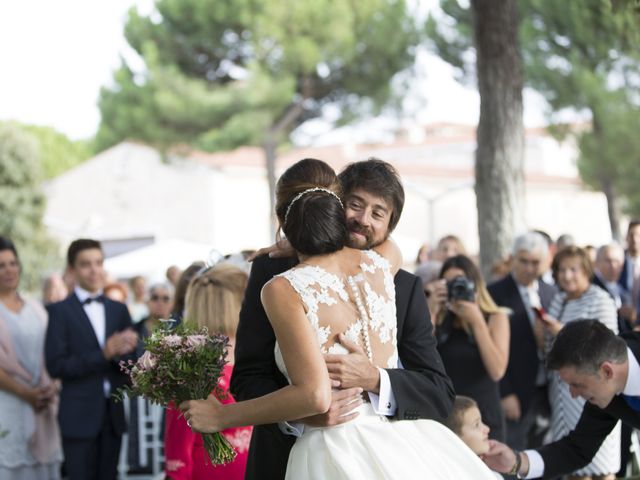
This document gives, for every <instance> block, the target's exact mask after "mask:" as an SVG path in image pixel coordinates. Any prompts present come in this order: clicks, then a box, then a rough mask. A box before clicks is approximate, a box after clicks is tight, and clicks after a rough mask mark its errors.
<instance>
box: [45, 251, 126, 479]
mask: <svg viewBox="0 0 640 480" xmlns="http://www.w3.org/2000/svg"><path fill="white" fill-rule="evenodd" d="M102 261H103V254H102V248H101V245H100V243H99V242H97V241H95V240H89V239H80V240H75V241H74V242H72V243H71V245H70V246H69V250H68V253H67V263H68V267H69V269H70V271H71V272H72V273H73V275H74V277H75V282H76V287H75V289H74V292H73V293H71V295H69V296H68V297H67V298H66V299H65V300H63V301H61V302H58V303H54V304H51V305H48V306H47V310H48V312H49V325H48V328H47V335H46V340H45V358H46V364H47V370H48V371H49V373H50V374H51V376H52V377H54V378H59V379H61V380H62V391H61V392H60V408H59V412H58V421H59V423H60V432H61V434H62V447H63V450H64V458H65V469H66V472H67V475H68V478H69V480H88V479H97V480H115V478H116V475H117V466H118V455H119V452H120V442H121V438H122V433H123V432H124V430H125V419H124V408H123V405H122V402H116V401H115V400H114V399H113V398H112V397H111V394H112V393H115V392H116V390H117V389H118V388H120V387H122V386H123V385H124V384H125V381H126V377H125V375H124V374H123V373H122V372H121V371H120V367H119V366H118V361H119V360H121V359H122V355H127V354H129V353H132V352H133V351H134V350H135V348H136V344H137V335H136V333H135V332H134V331H133V330H132V329H131V328H130V327H131V317H130V316H129V310H128V309H127V307H126V305H124V304H122V303H119V302H114V301H111V300H109V299H108V298H105V297H104V295H102V287H103V282H104V270H103V268H102Z"/></svg>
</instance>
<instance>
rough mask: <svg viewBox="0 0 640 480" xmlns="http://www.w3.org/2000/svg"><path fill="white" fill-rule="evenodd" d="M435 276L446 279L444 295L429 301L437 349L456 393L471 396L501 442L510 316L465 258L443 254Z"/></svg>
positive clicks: (471, 263) (503, 431)
mask: <svg viewBox="0 0 640 480" xmlns="http://www.w3.org/2000/svg"><path fill="white" fill-rule="evenodd" d="M440 278H441V279H442V280H444V281H445V282H446V292H447V293H446V296H445V298H440V299H439V301H438V302H431V301H430V306H431V307H432V312H431V315H432V318H433V323H434V325H435V328H436V338H437V340H438V351H439V352H440V355H441V356H442V361H443V363H444V366H445V368H446V370H447V373H448V374H449V377H450V378H451V381H452V382H453V387H454V389H455V391H456V393H457V394H459V395H466V396H468V397H471V398H473V399H474V400H475V401H476V402H477V403H478V406H479V409H480V412H481V414H482V418H484V420H485V422H486V423H487V425H489V427H490V428H491V438H495V439H497V440H500V441H504V435H505V419H504V413H503V412H502V408H501V407H500V388H499V384H498V382H499V381H500V379H501V378H502V377H503V376H504V374H505V372H506V370H507V364H508V361H509V335H510V330H509V317H508V316H507V313H506V310H505V309H503V308H500V307H498V306H497V305H496V303H495V302H494V301H493V299H492V298H491V295H490V294H489V292H488V290H487V287H486V284H485V282H484V280H483V278H482V276H481V274H480V270H479V269H478V267H477V266H476V265H475V264H474V263H473V261H472V260H471V259H470V258H469V257H466V256H465V255H456V256H454V257H451V258H449V259H447V260H446V261H445V262H444V264H443V265H442V269H441V270H440ZM430 300H431V299H430Z"/></svg>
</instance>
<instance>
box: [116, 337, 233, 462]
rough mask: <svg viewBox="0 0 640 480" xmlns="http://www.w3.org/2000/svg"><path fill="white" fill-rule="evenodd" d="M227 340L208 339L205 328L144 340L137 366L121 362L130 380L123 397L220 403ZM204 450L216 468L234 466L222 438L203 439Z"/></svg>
mask: <svg viewBox="0 0 640 480" xmlns="http://www.w3.org/2000/svg"><path fill="white" fill-rule="evenodd" d="M228 341H229V339H228V338H227V337H225V336H224V335H219V334H215V335H210V334H209V332H208V331H207V329H206V328H205V327H203V328H201V329H198V330H196V329H194V328H193V327H191V326H189V325H185V324H181V325H179V326H178V327H176V328H175V329H173V330H171V329H167V328H159V329H156V330H154V332H153V333H152V334H151V336H149V337H148V338H147V339H146V340H145V342H144V343H145V352H144V354H143V355H142V356H141V357H140V358H138V360H137V361H135V362H134V361H132V360H129V361H128V362H124V361H123V362H121V363H120V366H121V368H122V370H123V371H124V372H126V373H127V375H128V376H129V378H130V379H131V385H130V386H127V387H124V388H123V389H122V390H121V391H120V392H119V395H120V397H122V395H123V394H124V393H127V394H129V395H130V396H131V395H138V396H142V397H144V398H146V399H147V400H149V401H150V402H152V403H157V404H159V405H162V406H165V407H166V406H167V405H169V404H170V403H171V402H173V403H174V404H175V405H179V404H180V403H182V402H184V401H186V400H194V399H198V400H199V399H206V398H207V397H208V396H209V394H211V393H212V392H213V393H214V394H215V395H216V397H218V399H222V398H223V397H224V395H225V394H224V393H223V391H222V390H221V389H220V388H219V386H218V380H219V379H220V376H221V374H222V371H223V368H224V366H225V364H226V363H227V358H226V357H227V346H228ZM202 437H203V440H204V445H205V448H206V450H207V453H208V454H209V458H210V459H211V462H212V463H213V464H214V465H218V464H224V463H229V462H231V461H232V460H233V459H234V458H235V455H236V452H235V451H234V450H233V448H232V447H231V445H230V444H229V442H227V440H226V439H225V438H224V437H223V436H222V435H221V434H220V433H214V434H203V435H202Z"/></svg>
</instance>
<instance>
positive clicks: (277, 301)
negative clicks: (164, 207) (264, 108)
mask: <svg viewBox="0 0 640 480" xmlns="http://www.w3.org/2000/svg"><path fill="white" fill-rule="evenodd" d="M338 185H339V184H338V180H337V178H336V175H335V172H334V171H333V170H332V169H331V167H329V166H328V165H327V164H326V163H324V162H321V161H319V160H312V159H305V160H302V161H300V162H298V163H296V164H295V165H293V166H292V167H290V168H289V169H288V170H287V171H286V172H285V173H284V174H283V175H282V177H281V178H280V180H279V181H278V186H277V205H276V214H277V216H278V220H279V222H280V227H281V229H282V231H283V232H284V234H285V235H286V237H287V239H288V240H289V242H290V243H291V245H292V247H293V248H294V249H295V250H296V252H297V254H298V258H299V260H300V263H299V264H298V265H297V266H296V267H294V268H292V269H291V270H288V271H287V272H285V273H283V274H281V275H279V276H276V277H275V278H273V279H272V280H271V281H270V282H268V283H267V284H266V285H265V287H264V288H263V290H262V303H263V304H264V307H265V311H266V313H267V315H268V317H269V320H270V322H271V324H272V326H273V329H274V331H275V334H276V338H277V343H276V360H277V363H278V366H279V368H280V370H281V371H282V372H283V374H284V375H285V376H286V377H287V378H288V379H289V382H290V384H289V386H287V387H284V388H282V389H280V390H278V391H276V392H273V393H271V394H268V395H265V396H263V397H260V398H256V399H253V400H248V401H244V402H238V403H235V404H229V405H221V404H220V403H219V402H218V401H217V400H216V399H215V398H213V397H209V399H207V400H191V401H188V402H184V403H183V404H182V405H181V406H180V408H181V410H182V411H183V413H184V415H185V418H186V419H187V420H188V422H189V423H190V425H191V427H192V428H193V429H194V430H196V431H200V432H217V431H220V430H223V429H225V428H229V427H236V426H240V425H257V424H264V423H276V422H281V421H292V420H296V419H300V418H303V417H308V416H311V415H315V414H318V413H323V412H325V411H326V410H327V409H328V408H329V404H330V399H331V381H330V379H329V374H328V372H327V368H326V365H325V362H324V359H323V354H327V353H332V354H340V353H346V351H345V349H344V348H343V347H342V346H341V345H340V343H339V341H338V338H339V337H338V336H339V335H340V334H342V335H344V336H345V337H346V338H347V339H349V340H350V341H351V342H353V343H356V344H358V345H360V346H362V348H363V349H364V351H365V352H366V354H367V356H368V357H369V360H370V361H371V363H372V364H373V365H375V366H378V367H389V366H390V367H395V366H397V361H398V352H397V348H396V313H395V289H394V283H393V275H394V274H395V272H396V271H397V270H398V268H399V267H400V263H401V257H400V254H399V251H398V249H397V247H396V246H395V244H393V243H392V242H391V241H386V242H384V243H383V244H381V245H379V246H378V247H376V248H375V250H367V251H360V250H355V249H352V248H349V247H347V246H346V244H347V241H348V230H347V225H346V221H345V215H344V211H343V206H342V203H341V201H340V197H339V186H338ZM359 403H360V405H359V406H358V407H357V409H358V412H359V415H358V416H357V417H355V419H353V420H351V421H349V422H347V423H344V424H342V425H338V426H335V427H327V428H313V427H305V430H304V433H303V435H302V436H301V437H300V438H298V440H297V441H296V443H295V445H294V447H293V449H292V450H291V454H290V456H289V463H288V466H287V475H286V476H287V478H290V479H298V478H310V479H324V478H331V479H342V478H344V479H351V478H398V479H400V478H402V479H404V478H410V477H413V476H415V473H416V472H424V473H425V474H427V473H428V476H429V478H434V479H452V478H456V479H474V480H476V479H484V478H486V479H492V478H494V477H493V476H492V474H491V472H490V471H489V470H488V469H487V467H486V466H485V465H484V463H482V462H481V461H480V459H479V458H478V457H477V456H476V455H474V454H473V452H472V451H471V450H469V449H468V448H467V447H466V446H465V445H464V444H463V443H462V442H461V441H460V440H459V438H458V437H457V436H456V435H455V434H454V433H453V432H451V431H450V430H448V429H447V428H446V427H444V426H443V425H441V424H439V423H437V422H435V421H432V420H398V421H389V420H388V418H387V417H385V416H382V415H378V414H376V413H375V412H374V410H373V408H372V407H371V405H370V403H369V402H368V399H367V398H366V396H365V397H363V398H362V400H361V401H360V402H359Z"/></svg>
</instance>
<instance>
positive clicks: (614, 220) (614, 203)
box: [602, 178, 622, 243]
mask: <svg viewBox="0 0 640 480" xmlns="http://www.w3.org/2000/svg"><path fill="white" fill-rule="evenodd" d="M602 192H603V193H604V196H605V197H606V198H607V213H608V214H609V226H610V227H611V237H612V238H613V239H614V240H615V241H616V242H618V243H622V233H621V231H620V202H619V201H618V196H617V195H616V192H615V188H614V186H613V181H611V179H608V178H607V179H602Z"/></svg>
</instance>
